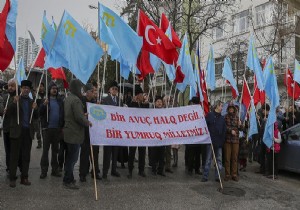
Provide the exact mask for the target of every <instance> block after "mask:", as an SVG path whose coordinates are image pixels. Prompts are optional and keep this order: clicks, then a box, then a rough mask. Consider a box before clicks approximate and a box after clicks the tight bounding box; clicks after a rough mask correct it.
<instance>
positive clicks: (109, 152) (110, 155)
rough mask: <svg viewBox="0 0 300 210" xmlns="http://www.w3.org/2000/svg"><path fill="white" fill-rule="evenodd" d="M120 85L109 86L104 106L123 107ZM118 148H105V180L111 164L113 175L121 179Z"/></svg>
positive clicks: (115, 83) (113, 83)
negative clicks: (119, 94)
mask: <svg viewBox="0 0 300 210" xmlns="http://www.w3.org/2000/svg"><path fill="white" fill-rule="evenodd" d="M118 93H119V89H118V83H117V82H116V81H113V82H111V83H110V85H109V95H108V96H107V97H105V98H103V100H102V102H101V103H102V104H104V105H110V106H123V104H122V103H121V101H120V99H119V97H118ZM118 149H119V147H118V146H104V147H103V175H102V178H103V179H107V173H108V170H109V167H110V161H111V162H112V163H111V175H112V176H115V177H120V173H119V172H117V158H118Z"/></svg>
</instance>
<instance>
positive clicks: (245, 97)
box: [242, 79, 251, 110]
mask: <svg viewBox="0 0 300 210" xmlns="http://www.w3.org/2000/svg"><path fill="white" fill-rule="evenodd" d="M242 103H243V104H244V105H245V107H246V110H248V109H249V107H250V103H251V94H250V90H249V87H248V85H247V81H246V80H245V79H244V81H243V92H242Z"/></svg>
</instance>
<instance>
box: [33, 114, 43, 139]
mask: <svg viewBox="0 0 300 210" xmlns="http://www.w3.org/2000/svg"><path fill="white" fill-rule="evenodd" d="M33 126H34V132H36V139H37V140H38V144H42V136H41V121H40V119H35V120H33Z"/></svg>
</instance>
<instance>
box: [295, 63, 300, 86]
mask: <svg viewBox="0 0 300 210" xmlns="http://www.w3.org/2000/svg"><path fill="white" fill-rule="evenodd" d="M294 81H295V82H297V83H298V84H300V64H299V62H298V61H297V60H296V59H295V70H294Z"/></svg>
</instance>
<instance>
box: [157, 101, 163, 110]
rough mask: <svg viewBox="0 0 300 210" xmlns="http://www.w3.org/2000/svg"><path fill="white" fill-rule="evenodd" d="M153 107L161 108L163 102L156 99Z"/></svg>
mask: <svg viewBox="0 0 300 210" xmlns="http://www.w3.org/2000/svg"><path fill="white" fill-rule="evenodd" d="M155 107H156V108H162V107H163V101H162V100H161V99H158V100H156V101H155Z"/></svg>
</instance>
